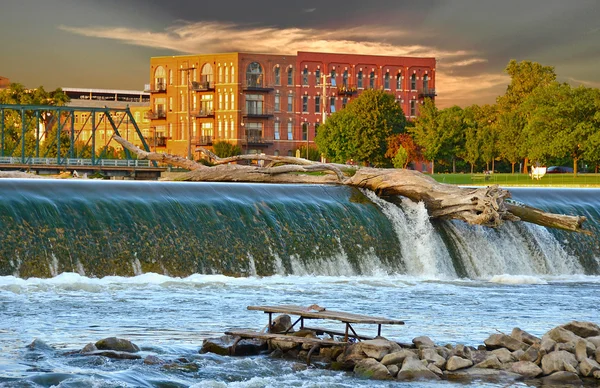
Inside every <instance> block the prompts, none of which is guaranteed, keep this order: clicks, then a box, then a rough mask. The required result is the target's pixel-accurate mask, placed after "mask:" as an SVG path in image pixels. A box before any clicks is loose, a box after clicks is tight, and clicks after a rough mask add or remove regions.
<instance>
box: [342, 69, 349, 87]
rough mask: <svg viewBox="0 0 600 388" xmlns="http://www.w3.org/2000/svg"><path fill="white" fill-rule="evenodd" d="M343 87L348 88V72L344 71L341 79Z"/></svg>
mask: <svg viewBox="0 0 600 388" xmlns="http://www.w3.org/2000/svg"><path fill="white" fill-rule="evenodd" d="M342 83H343V84H344V87H348V70H344V77H343V79H342Z"/></svg>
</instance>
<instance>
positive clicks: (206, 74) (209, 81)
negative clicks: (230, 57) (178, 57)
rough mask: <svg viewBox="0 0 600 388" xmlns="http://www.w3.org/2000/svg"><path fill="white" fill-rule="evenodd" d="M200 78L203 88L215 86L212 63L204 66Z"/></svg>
mask: <svg viewBox="0 0 600 388" xmlns="http://www.w3.org/2000/svg"><path fill="white" fill-rule="evenodd" d="M200 77H201V79H200V82H202V86H204V87H207V88H208V87H211V86H212V85H213V82H214V79H213V68H212V65H211V64H210V63H205V64H204V66H202V70H201V71H200Z"/></svg>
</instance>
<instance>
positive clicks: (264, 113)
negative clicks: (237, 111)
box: [242, 108, 273, 119]
mask: <svg viewBox="0 0 600 388" xmlns="http://www.w3.org/2000/svg"><path fill="white" fill-rule="evenodd" d="M242 116H243V117H249V118H255V119H268V118H271V117H273V111H271V110H270V109H259V108H246V109H244V112H243V113H242Z"/></svg>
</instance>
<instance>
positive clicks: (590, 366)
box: [579, 358, 600, 377]
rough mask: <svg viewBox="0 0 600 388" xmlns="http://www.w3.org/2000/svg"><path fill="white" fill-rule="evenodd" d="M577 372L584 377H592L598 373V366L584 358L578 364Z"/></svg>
mask: <svg viewBox="0 0 600 388" xmlns="http://www.w3.org/2000/svg"><path fill="white" fill-rule="evenodd" d="M579 371H580V372H581V375H582V376H584V377H593V376H594V372H596V371H600V364H599V363H597V362H596V361H594V360H592V359H591V358H586V359H585V360H583V361H581V362H580V363H579Z"/></svg>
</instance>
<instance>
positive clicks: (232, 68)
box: [231, 66, 235, 83]
mask: <svg viewBox="0 0 600 388" xmlns="http://www.w3.org/2000/svg"><path fill="white" fill-rule="evenodd" d="M231 82H232V83H233V82H235V67H233V66H231Z"/></svg>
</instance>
